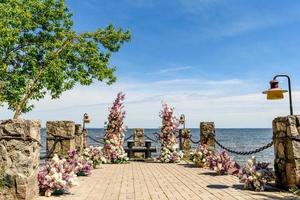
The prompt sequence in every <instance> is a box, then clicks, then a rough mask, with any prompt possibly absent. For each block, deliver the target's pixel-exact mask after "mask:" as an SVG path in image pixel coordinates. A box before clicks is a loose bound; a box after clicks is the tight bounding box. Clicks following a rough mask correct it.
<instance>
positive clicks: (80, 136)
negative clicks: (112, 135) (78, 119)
mask: <svg viewBox="0 0 300 200" xmlns="http://www.w3.org/2000/svg"><path fill="white" fill-rule="evenodd" d="M86 133H87V132H86V130H83V129H82V128H81V125H80V124H76V125H75V148H76V149H77V150H78V151H82V150H83V149H84V148H86V146H87V144H86Z"/></svg>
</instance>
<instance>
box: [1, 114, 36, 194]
mask: <svg viewBox="0 0 300 200" xmlns="http://www.w3.org/2000/svg"><path fill="white" fill-rule="evenodd" d="M40 142H41V125H40V122H39V121H30V120H23V119H18V120H6V121H2V122H1V124H0V163H1V166H0V168H1V173H0V179H1V180H0V182H1V184H0V187H1V191H0V199H1V200H4V199H5V200H15V199H18V200H20V199H25V200H32V199H35V197H36V196H37V195H38V191H39V189H38V179H37V175H38V166H39V161H40V160H39V159H40Z"/></svg>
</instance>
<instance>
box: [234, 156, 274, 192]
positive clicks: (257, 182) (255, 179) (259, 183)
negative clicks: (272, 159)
mask: <svg viewBox="0 0 300 200" xmlns="http://www.w3.org/2000/svg"><path fill="white" fill-rule="evenodd" d="M269 164H270V163H266V162H256V158H255V156H253V157H252V158H251V159H250V160H248V162H247V164H246V166H245V167H244V168H242V169H241V170H240V173H239V175H238V176H239V179H240V182H241V183H244V184H245V185H244V187H245V189H253V190H255V191H264V189H265V186H266V184H267V183H268V182H270V181H272V180H273V179H274V173H273V171H272V169H271V168H269V167H268V166H269Z"/></svg>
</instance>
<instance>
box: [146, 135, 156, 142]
mask: <svg viewBox="0 0 300 200" xmlns="http://www.w3.org/2000/svg"><path fill="white" fill-rule="evenodd" d="M145 138H147V139H148V140H151V141H152V142H155V143H158V139H156V140H155V139H153V138H151V137H149V136H148V135H145Z"/></svg>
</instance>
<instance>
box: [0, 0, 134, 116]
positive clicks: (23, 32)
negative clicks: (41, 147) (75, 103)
mask: <svg viewBox="0 0 300 200" xmlns="http://www.w3.org/2000/svg"><path fill="white" fill-rule="evenodd" d="M72 26H73V21H72V13H71V12H70V11H69V9H68V8H67V6H66V5H65V2H64V0H0V83H1V87H0V104H1V103H2V104H3V103H7V104H8V107H9V109H11V110H13V111H15V114H14V118H18V117H19V116H20V115H21V114H22V113H25V112H28V111H30V110H32V108H33V105H31V104H30V101H31V100H40V99H42V98H44V96H45V95H46V94H47V93H49V94H50V95H51V97H52V98H58V97H59V96H60V95H61V94H62V92H64V91H66V90H70V89H72V88H73V87H74V85H75V84H76V83H80V84H81V85H90V84H91V83H92V82H93V81H95V80H98V81H104V82H105V83H107V84H112V83H113V82H115V81H116V77H115V76H114V71H115V69H116V68H115V67H114V66H110V63H109V61H110V58H111V54H112V53H113V52H117V51H118V50H119V49H120V47H121V45H122V44H123V43H124V42H128V41H129V40H130V33H129V31H123V30H122V29H120V28H115V27H114V26H112V25H109V26H107V27H106V28H103V29H100V28H99V29H97V30H96V31H94V32H83V33H77V32H76V31H75V30H74V29H73V27H72Z"/></svg>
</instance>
